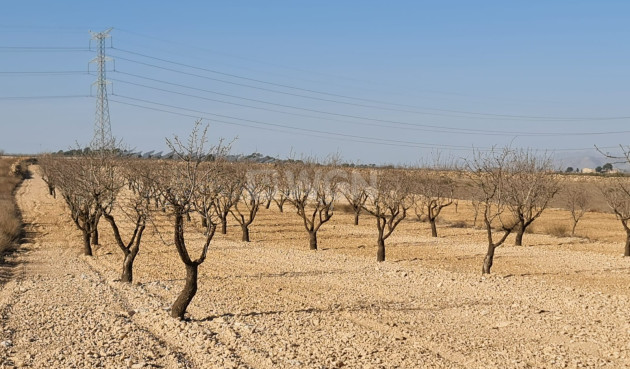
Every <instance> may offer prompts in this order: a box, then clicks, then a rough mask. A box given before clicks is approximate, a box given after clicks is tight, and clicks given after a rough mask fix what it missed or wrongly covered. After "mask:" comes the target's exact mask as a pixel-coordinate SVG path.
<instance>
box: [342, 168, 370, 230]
mask: <svg viewBox="0 0 630 369" xmlns="http://www.w3.org/2000/svg"><path fill="white" fill-rule="evenodd" d="M360 176H361V175H360V174H359V173H358V171H352V172H351V173H350V175H349V178H348V179H349V181H348V182H346V183H344V184H342V186H340V191H341V193H342V194H343V197H345V198H346V200H347V201H348V204H349V205H350V207H351V208H352V212H353V213H354V225H355V226H358V225H359V216H360V215H361V210H363V206H364V205H365V202H366V201H367V199H368V193H367V188H368V186H367V185H365V183H364V182H363V180H362V178H361V177H360Z"/></svg>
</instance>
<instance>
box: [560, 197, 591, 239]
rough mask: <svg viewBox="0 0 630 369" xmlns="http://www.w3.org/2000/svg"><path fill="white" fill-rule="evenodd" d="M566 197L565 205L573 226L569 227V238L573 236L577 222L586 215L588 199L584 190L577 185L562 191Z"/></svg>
mask: <svg viewBox="0 0 630 369" xmlns="http://www.w3.org/2000/svg"><path fill="white" fill-rule="evenodd" d="M564 193H565V196H566V204H567V206H568V208H569V211H570V212H571V220H572V221H573V226H572V227H571V236H575V228H576V227H577V224H578V222H579V221H580V219H582V217H583V216H584V214H586V210H587V209H588V206H589V199H588V196H587V195H586V193H585V192H584V188H582V187H581V186H580V187H578V186H577V185H574V186H571V185H569V186H567V187H566V189H565V190H564Z"/></svg>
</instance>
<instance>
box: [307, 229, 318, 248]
mask: <svg viewBox="0 0 630 369" xmlns="http://www.w3.org/2000/svg"><path fill="white" fill-rule="evenodd" d="M308 235H309V238H310V245H309V249H310V250H317V232H315V231H310V232H308Z"/></svg>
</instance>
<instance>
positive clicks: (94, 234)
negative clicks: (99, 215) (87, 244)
mask: <svg viewBox="0 0 630 369" xmlns="http://www.w3.org/2000/svg"><path fill="white" fill-rule="evenodd" d="M92 245H94V246H97V245H98V224H97V225H95V226H94V232H92Z"/></svg>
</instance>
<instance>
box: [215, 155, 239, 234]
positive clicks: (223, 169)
mask: <svg viewBox="0 0 630 369" xmlns="http://www.w3.org/2000/svg"><path fill="white" fill-rule="evenodd" d="M236 166H237V165H236V164H233V163H222V164H221V165H220V168H219V170H218V172H217V175H216V181H218V182H219V187H220V193H219V194H218V195H219V196H217V197H216V198H215V200H214V211H215V212H216V215H217V216H218V217H219V220H220V221H221V233H222V234H227V224H228V215H229V214H230V210H231V209H232V208H233V207H234V205H235V204H236V203H237V202H238V200H239V199H240V197H241V191H242V190H243V180H244V178H243V177H242V176H241V175H239V172H238V170H237V169H236V168H235V167H236Z"/></svg>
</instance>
